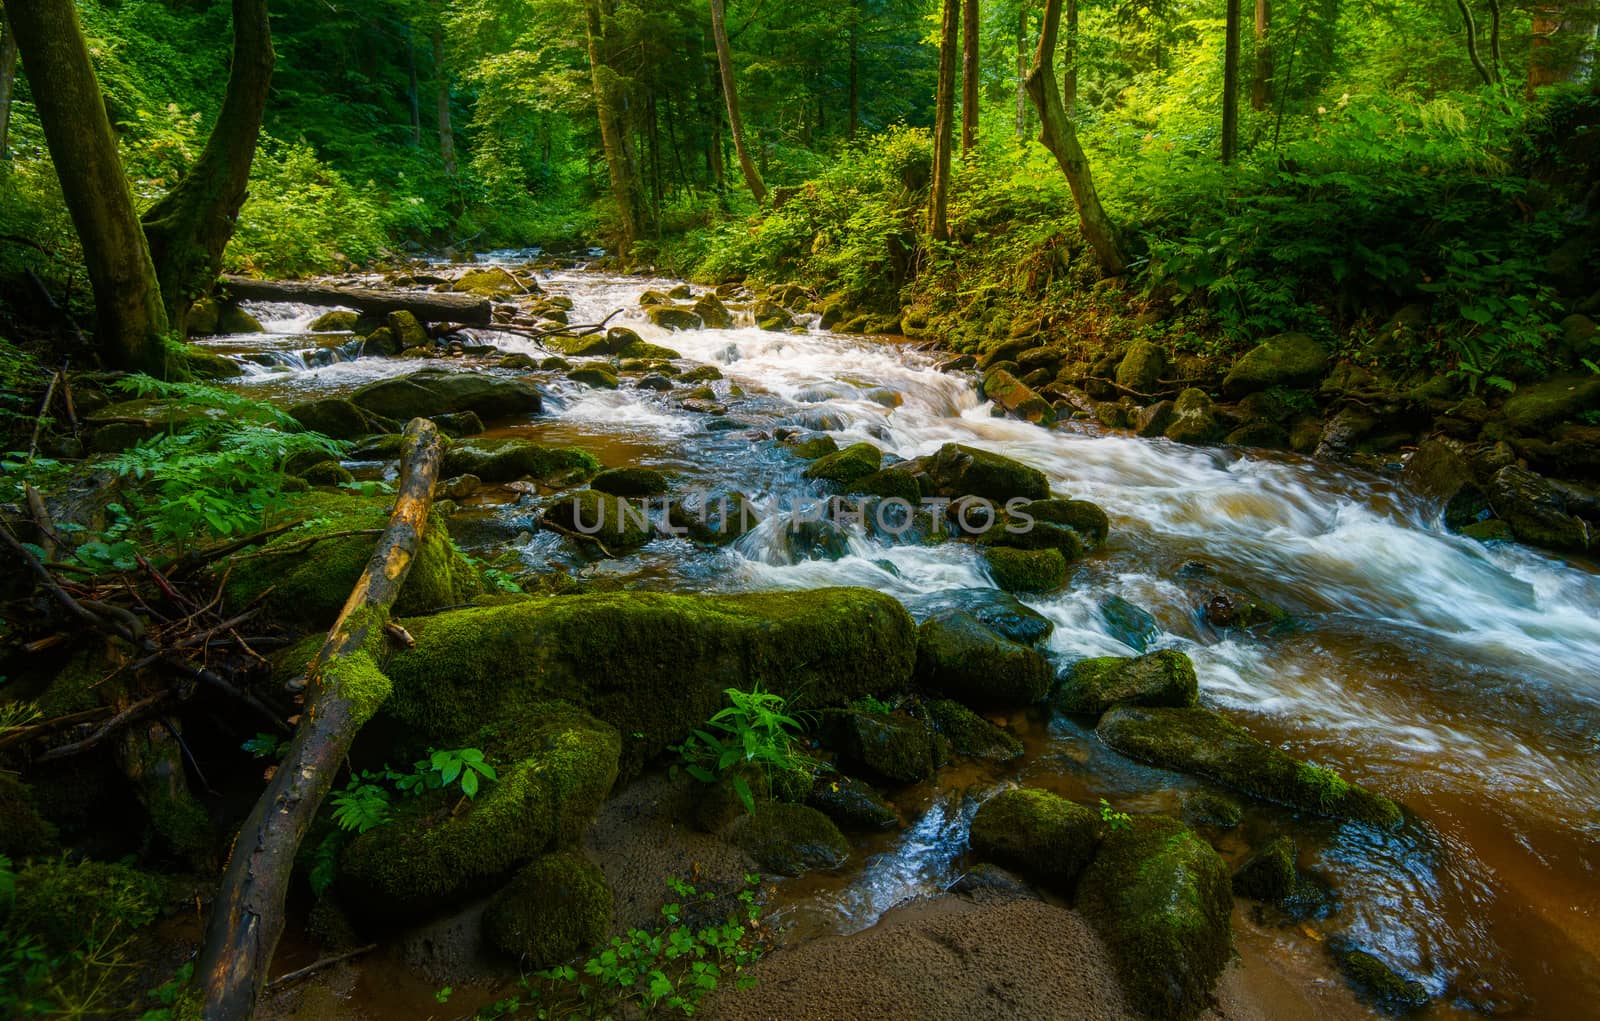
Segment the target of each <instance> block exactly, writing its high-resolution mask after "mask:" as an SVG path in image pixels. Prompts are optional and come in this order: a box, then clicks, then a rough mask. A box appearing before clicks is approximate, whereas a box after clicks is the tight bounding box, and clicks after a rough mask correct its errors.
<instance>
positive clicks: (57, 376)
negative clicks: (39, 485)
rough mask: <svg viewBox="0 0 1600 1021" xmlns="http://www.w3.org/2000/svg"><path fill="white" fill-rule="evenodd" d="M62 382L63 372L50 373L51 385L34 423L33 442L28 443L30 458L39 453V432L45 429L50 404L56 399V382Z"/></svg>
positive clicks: (47, 388) (46, 390)
mask: <svg viewBox="0 0 1600 1021" xmlns="http://www.w3.org/2000/svg"><path fill="white" fill-rule="evenodd" d="M59 382H61V372H60V370H57V371H55V372H53V373H51V374H50V385H49V386H48V387H46V388H45V391H44V403H43V404H41V405H39V420H38V421H37V422H35V423H33V442H31V443H29V444H28V460H30V461H31V460H33V457H34V455H35V454H37V453H39V433H41V432H43V431H44V422H45V419H46V418H47V417H48V416H49V414H50V404H51V402H52V401H54V400H55V399H56V384H57V383H59Z"/></svg>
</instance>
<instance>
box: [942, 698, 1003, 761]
mask: <svg viewBox="0 0 1600 1021" xmlns="http://www.w3.org/2000/svg"><path fill="white" fill-rule="evenodd" d="M927 708H928V715H929V716H930V717H932V719H933V723H934V726H936V727H938V728H939V733H941V734H943V735H944V736H945V739H946V740H948V741H949V742H950V748H951V750H952V751H954V752H955V753H956V754H957V755H965V756H968V757H969V758H975V759H992V760H993V761H995V762H1010V761H1011V760H1013V759H1019V758H1021V757H1022V753H1023V747H1022V742H1021V741H1019V740H1017V739H1016V738H1015V737H1013V736H1012V735H1011V733H1010V732H1009V731H1006V730H1004V729H1003V728H1000V727H997V726H995V725H994V724H993V723H990V722H989V721H988V720H986V719H984V718H983V717H982V716H979V715H978V714H977V713H975V712H973V711H972V710H971V709H968V708H967V707H966V706H964V705H962V704H961V703H960V702H957V701H955V700H954V699H948V698H940V699H934V700H933V701H931V702H929V703H928V704H927Z"/></svg>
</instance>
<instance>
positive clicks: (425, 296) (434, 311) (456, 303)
mask: <svg viewBox="0 0 1600 1021" xmlns="http://www.w3.org/2000/svg"><path fill="white" fill-rule="evenodd" d="M220 290H221V291H223V292H224V293H225V294H226V295H227V296H228V297H229V298H231V299H232V300H234V301H292V302H295V303H298V304H306V305H326V306H343V307H345V308H353V309H355V310H356V311H357V312H361V313H363V314H364V315H370V316H381V315H387V314H389V313H390V312H410V313H411V314H412V315H414V316H416V317H417V319H418V320H419V321H421V322H424V323H431V322H437V321H439V320H445V319H447V320H449V321H450V322H456V323H468V324H470V325H473V326H488V325H489V320H490V319H491V318H492V315H493V312H494V305H493V303H492V302H490V301H489V299H488V298H480V297H478V296H476V295H473V294H451V293H444V294H441V293H438V292H436V291H404V290H397V289H393V288H382V289H380V288H368V287H330V286H328V285H326V284H297V283H292V282H290V281H285V280H252V279H250V278H249V277H236V276H225V277H223V278H222V281H221V284H220Z"/></svg>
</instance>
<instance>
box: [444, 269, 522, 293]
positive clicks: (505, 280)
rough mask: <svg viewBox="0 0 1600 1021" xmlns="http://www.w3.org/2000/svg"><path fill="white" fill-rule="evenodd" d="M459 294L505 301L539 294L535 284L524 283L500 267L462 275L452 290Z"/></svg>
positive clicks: (471, 271) (475, 270)
mask: <svg viewBox="0 0 1600 1021" xmlns="http://www.w3.org/2000/svg"><path fill="white" fill-rule="evenodd" d="M450 289H451V290H452V291H455V292H456V293H457V294H476V295H477V296H478V297H480V298H494V299H496V300H503V299H507V298H517V297H521V296H523V295H527V294H537V293H539V285H538V284H537V283H535V282H532V281H530V282H528V283H526V284H525V283H524V282H523V281H522V280H519V279H518V278H517V276H516V275H515V274H513V273H512V272H511V271H510V270H508V269H505V268H503V267H500V266H493V267H490V268H488V269H474V270H468V271H467V272H465V273H463V274H461V276H460V278H458V279H457V280H456V282H455V284H454V285H452V286H451V288H450Z"/></svg>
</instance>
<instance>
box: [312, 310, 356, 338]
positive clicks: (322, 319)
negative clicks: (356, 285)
mask: <svg viewBox="0 0 1600 1021" xmlns="http://www.w3.org/2000/svg"><path fill="white" fill-rule="evenodd" d="M360 322H361V313H359V312H352V311H350V310H349V309H343V308H336V309H334V310H333V311H331V312H324V313H322V314H321V315H320V316H317V317H316V318H315V319H313V320H311V322H310V324H309V325H307V326H306V329H308V330H310V331H311V332H312V333H353V332H354V331H355V328H356V325H357V324H358V323H360Z"/></svg>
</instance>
